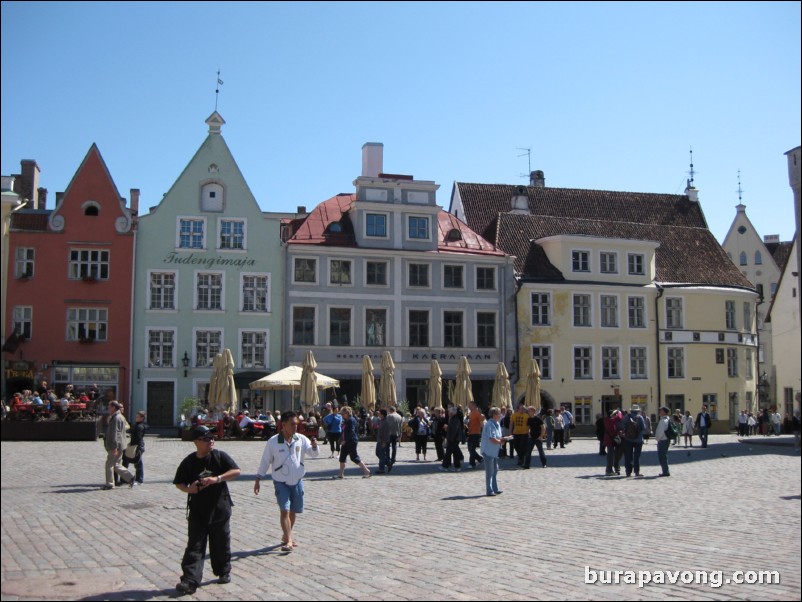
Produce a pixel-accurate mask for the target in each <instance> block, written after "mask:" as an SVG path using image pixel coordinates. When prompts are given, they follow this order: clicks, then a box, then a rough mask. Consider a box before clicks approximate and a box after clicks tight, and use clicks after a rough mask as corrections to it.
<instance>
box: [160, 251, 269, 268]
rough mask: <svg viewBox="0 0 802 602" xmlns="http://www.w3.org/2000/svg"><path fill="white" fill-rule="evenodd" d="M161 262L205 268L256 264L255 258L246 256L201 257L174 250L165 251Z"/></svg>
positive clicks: (242, 266) (238, 266)
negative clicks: (165, 254) (165, 253)
mask: <svg viewBox="0 0 802 602" xmlns="http://www.w3.org/2000/svg"><path fill="white" fill-rule="evenodd" d="M162 262H164V263H177V264H179V265H202V266H204V267H206V268H207V269H212V268H213V267H229V266H231V267H235V268H244V267H249V266H252V265H256V260H255V259H248V258H247V257H245V258H240V259H236V258H233V257H220V256H219V255H211V256H209V257H206V256H203V257H201V256H195V253H190V254H189V255H184V254H182V253H176V252H175V251H170V252H169V253H167V256H166V257H165V258H164V259H163V260H162Z"/></svg>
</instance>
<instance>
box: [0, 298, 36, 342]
mask: <svg viewBox="0 0 802 602" xmlns="http://www.w3.org/2000/svg"><path fill="white" fill-rule="evenodd" d="M12 315H13V316H14V321H13V323H12V324H11V328H12V332H14V330H13V329H15V328H16V327H17V325H19V326H20V328H19V330H18V332H17V335H18V336H21V337H24V338H25V339H31V338H33V305H15V306H14V310H13V314H12ZM26 325H27V328H26ZM9 336H10V335H9ZM6 338H8V337H6Z"/></svg>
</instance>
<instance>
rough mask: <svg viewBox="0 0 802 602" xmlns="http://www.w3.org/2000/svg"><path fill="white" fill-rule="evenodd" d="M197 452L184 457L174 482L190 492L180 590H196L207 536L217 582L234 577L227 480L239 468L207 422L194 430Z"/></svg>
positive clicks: (235, 476)
mask: <svg viewBox="0 0 802 602" xmlns="http://www.w3.org/2000/svg"><path fill="white" fill-rule="evenodd" d="M192 441H193V442H194V443H195V449H196V451H195V453H192V454H190V455H188V456H187V457H186V458H184V459H183V461H182V462H181V464H180V465H179V466H178V470H177V471H176V473H175V478H174V479H173V484H174V485H175V486H176V487H177V488H178V489H180V490H181V491H183V492H184V493H187V494H189V497H188V498H187V522H188V530H189V537H188V540H187V548H186V550H185V551H184V558H183V559H182V560H181V569H182V571H183V573H182V575H181V581H180V582H179V583H178V585H176V586H175V588H176V590H178V592H179V593H181V594H194V593H195V590H197V588H198V585H199V584H200V582H201V579H202V578H203V562H204V560H205V559H206V540H207V538H208V540H209V556H210V558H211V561H212V571H213V572H214V574H215V575H217V576H218V579H217V582H218V583H229V582H230V581H231V576H230V573H231V530H230V528H229V521H230V519H231V506H232V505H233V503H232V502H231V495H230V494H229V492H228V485H226V483H225V482H226V481H231V480H233V479H236V478H237V477H238V476H239V474H240V468H239V466H237V464H236V462H234V460H233V459H232V458H231V456H229V455H228V454H227V453H225V452H222V451H220V450H217V449H214V431H211V430H209V429H208V428H206V427H205V426H197V427H195V428H194V429H193V430H192Z"/></svg>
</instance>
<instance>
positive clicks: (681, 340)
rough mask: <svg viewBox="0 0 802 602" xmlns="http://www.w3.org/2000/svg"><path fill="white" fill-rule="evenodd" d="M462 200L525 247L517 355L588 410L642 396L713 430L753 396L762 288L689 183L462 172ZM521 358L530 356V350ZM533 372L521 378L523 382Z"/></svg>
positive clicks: (557, 397)
mask: <svg viewBox="0 0 802 602" xmlns="http://www.w3.org/2000/svg"><path fill="white" fill-rule="evenodd" d="M450 210H451V212H452V213H454V214H455V215H456V216H457V217H460V218H462V219H465V221H466V222H467V223H468V225H469V226H471V227H472V228H473V229H474V230H475V231H477V232H478V233H479V234H481V235H483V236H485V237H486V238H488V239H489V240H491V241H493V242H495V243H496V244H497V245H498V247H499V248H501V249H502V250H503V251H505V252H506V253H508V254H509V255H512V256H515V257H516V258H517V259H516V266H515V267H516V276H517V280H518V285H519V289H518V294H517V310H516V313H517V320H518V346H517V348H518V355H519V357H521V358H525V357H527V356H529V357H534V358H535V359H536V360H537V361H538V364H539V366H540V369H541V372H542V373H543V376H542V381H541V390H542V394H541V401H542V403H543V405H544V406H546V407H554V406H559V405H565V406H566V407H567V408H569V409H571V410H572V411H573V413H574V416H575V419H576V421H577V423H578V424H584V425H591V424H593V422H594V421H595V417H596V414H597V413H599V412H608V411H610V410H611V409H613V408H615V407H624V408H629V407H630V406H631V405H632V404H636V403H637V404H639V405H640V406H641V407H645V410H646V413H648V414H649V415H656V414H657V409H658V407H659V406H661V405H668V406H669V407H671V408H672V409H673V408H678V409H680V410H683V411H684V410H688V411H690V412H691V413H692V414H693V415H694V416H696V414H697V413H698V412H699V411H700V410H701V406H702V404H703V403H706V404H707V405H708V406H709V408H710V411H711V414H712V415H713V419H714V431H718V432H726V431H727V430H728V429H729V428H732V427H733V426H734V421H735V420H737V415H738V412H739V411H740V410H741V409H745V408H751V407H753V406H754V401H755V397H754V392H755V387H756V380H755V356H756V351H757V337H756V330H755V315H756V302H757V298H758V296H757V293H756V291H755V289H754V287H753V286H752V285H751V283H750V282H749V281H748V280H747V279H746V278H745V277H744V276H743V275H742V274H741V273H740V272H739V271H738V270H737V269H736V268H735V266H733V265H732V263H731V262H730V261H729V260H728V258H727V256H726V253H725V252H724V251H723V250H722V248H721V247H720V246H719V244H718V243H717V242H716V240H715V238H714V237H713V235H712V234H711V233H710V231H709V230H708V229H707V224H706V222H705V219H704V215H703V213H702V210H701V206H700V205H699V202H698V199H697V192H696V190H695V189H692V188H691V189H689V190H688V191H687V194H685V195H662V194H642V193H629V192H611V191H594V190H575V189H564V188H547V187H546V186H545V181H544V179H543V176H542V172H533V174H532V181H531V185H530V186H506V185H488V184H465V183H459V182H457V183H455V185H454V190H453V192H452V199H451V209H450ZM522 365H523V364H522ZM525 376H526V375H525V374H522V375H521V378H520V380H518V382H517V384H516V389H515V390H516V394H517V396H518V397H520V396H521V395H523V391H524V378H525Z"/></svg>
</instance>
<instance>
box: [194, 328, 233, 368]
mask: <svg viewBox="0 0 802 602" xmlns="http://www.w3.org/2000/svg"><path fill="white" fill-rule="evenodd" d="M201 332H208V333H215V332H219V333H220V348H219V349H218V350H217V351H214V350H212V349H211V343H209V348H210V351H209V352H208V354H209V357H208V360H209V363H208V365H203V366H199V365H198V334H199V333H201ZM225 341H226V339H225V331H224V330H223V328H222V327H211V326H199V327H197V328H193V329H192V366H193V367H195V368H199V369H201V370H211V369H212V361H213V360H214V356H215V355H217V354H218V353H222V351H223V349H224V348H225Z"/></svg>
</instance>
